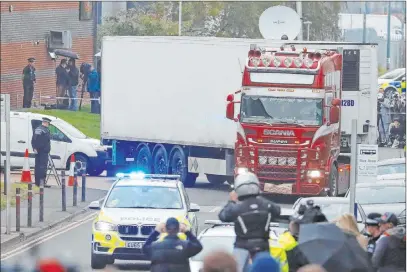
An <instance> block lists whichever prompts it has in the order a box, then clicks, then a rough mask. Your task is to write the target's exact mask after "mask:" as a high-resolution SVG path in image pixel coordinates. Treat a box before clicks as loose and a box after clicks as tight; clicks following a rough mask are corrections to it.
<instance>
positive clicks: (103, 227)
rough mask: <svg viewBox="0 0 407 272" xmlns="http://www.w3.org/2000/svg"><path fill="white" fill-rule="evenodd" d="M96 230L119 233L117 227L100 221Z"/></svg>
mask: <svg viewBox="0 0 407 272" xmlns="http://www.w3.org/2000/svg"><path fill="white" fill-rule="evenodd" d="M95 229H96V230H97V231H117V225H115V224H112V223H108V222H103V221H98V222H96V223H95Z"/></svg>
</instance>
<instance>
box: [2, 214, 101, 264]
mask: <svg viewBox="0 0 407 272" xmlns="http://www.w3.org/2000/svg"><path fill="white" fill-rule="evenodd" d="M96 215H97V212H95V213H92V214H90V215H88V216H86V217H85V218H83V219H82V220H80V221H77V222H72V223H71V224H69V225H67V226H66V227H64V228H63V229H60V228H58V229H55V230H54V231H52V232H51V233H48V234H46V235H44V236H41V237H39V238H37V239H35V240H33V241H31V242H29V243H27V244H24V245H22V246H20V247H18V248H15V249H13V250H11V251H9V252H7V253H5V254H2V255H1V261H4V260H7V259H10V258H12V257H14V256H16V255H19V254H21V253H23V252H26V251H28V250H30V249H31V248H33V247H35V246H37V245H39V244H42V243H44V242H46V241H48V240H51V239H52V238H55V237H56V236H59V235H61V234H63V233H65V232H68V231H70V230H72V229H74V228H77V227H79V226H80V225H82V224H84V223H87V222H88V221H91V220H93V219H94V218H95V216H96Z"/></svg>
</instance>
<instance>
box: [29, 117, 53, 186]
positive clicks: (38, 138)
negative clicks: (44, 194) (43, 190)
mask: <svg viewBox="0 0 407 272" xmlns="http://www.w3.org/2000/svg"><path fill="white" fill-rule="evenodd" d="M50 123H51V120H50V119H48V118H46V117H44V118H42V124H41V125H40V126H38V127H37V128H36V129H35V130H34V133H33V137H32V139H31V145H32V148H33V150H34V152H35V173H34V174H35V185H37V186H38V187H39V186H40V185H41V184H42V183H45V178H46V176H47V169H48V155H49V152H50V151H51V134H50V132H49V129H48V126H49V124H50ZM44 185H45V184H44Z"/></svg>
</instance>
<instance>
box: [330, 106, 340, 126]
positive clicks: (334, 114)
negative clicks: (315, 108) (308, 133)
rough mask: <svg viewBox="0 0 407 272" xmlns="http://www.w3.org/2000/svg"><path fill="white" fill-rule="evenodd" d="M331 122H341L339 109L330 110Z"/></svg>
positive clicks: (334, 107)
mask: <svg viewBox="0 0 407 272" xmlns="http://www.w3.org/2000/svg"><path fill="white" fill-rule="evenodd" d="M329 122H330V123H331V124H336V123H338V122H339V107H338V106H332V107H331V109H330V110H329Z"/></svg>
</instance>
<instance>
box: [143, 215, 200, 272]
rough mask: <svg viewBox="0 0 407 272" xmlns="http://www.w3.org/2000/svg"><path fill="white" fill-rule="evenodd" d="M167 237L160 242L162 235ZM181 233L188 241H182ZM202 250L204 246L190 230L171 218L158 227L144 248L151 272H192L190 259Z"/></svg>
mask: <svg viewBox="0 0 407 272" xmlns="http://www.w3.org/2000/svg"><path fill="white" fill-rule="evenodd" d="M164 232H166V233H167V235H166V236H165V237H164V238H163V239H161V240H158V241H157V239H158V238H159V236H160V233H164ZM179 232H183V233H185V235H186V237H187V239H186V240H181V239H180V238H179V236H178V233H179ZM201 250H202V244H201V243H200V242H199V241H198V239H197V238H196V237H195V235H193V234H192V232H191V231H190V228H189V227H188V226H187V225H185V224H183V223H181V224H180V223H179V221H178V220H177V219H176V218H174V217H170V218H168V219H167V221H166V222H165V223H160V224H158V225H157V226H156V228H155V230H154V232H153V233H151V234H150V236H149V237H148V239H147V241H146V243H145V244H144V246H143V252H144V254H145V255H146V256H147V257H148V258H149V259H150V260H151V270H150V271H151V272H159V271H168V272H190V267H189V258H191V257H193V256H195V255H196V254H198V253H199V252H201Z"/></svg>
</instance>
